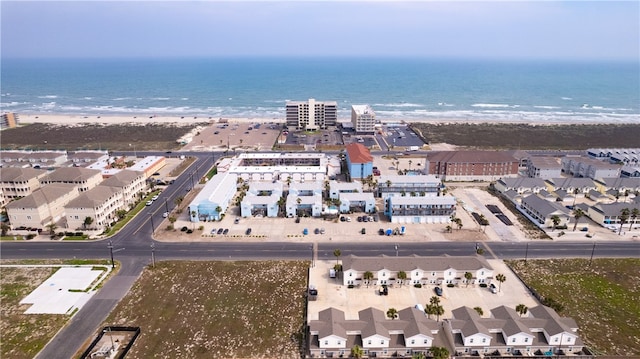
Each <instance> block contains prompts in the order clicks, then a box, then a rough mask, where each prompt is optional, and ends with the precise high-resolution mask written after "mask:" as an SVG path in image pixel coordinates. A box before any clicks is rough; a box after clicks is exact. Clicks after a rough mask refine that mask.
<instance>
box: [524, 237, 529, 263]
mask: <svg viewBox="0 0 640 359" xmlns="http://www.w3.org/2000/svg"><path fill="white" fill-rule="evenodd" d="M528 255H529V242H527V248H526V249H525V250H524V263H525V264H527V256H528Z"/></svg>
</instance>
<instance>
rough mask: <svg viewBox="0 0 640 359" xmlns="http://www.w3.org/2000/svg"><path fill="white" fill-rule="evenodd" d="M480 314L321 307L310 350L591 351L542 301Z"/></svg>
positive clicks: (323, 354) (325, 354)
mask: <svg viewBox="0 0 640 359" xmlns="http://www.w3.org/2000/svg"><path fill="white" fill-rule="evenodd" d="M490 313H491V314H490V317H488V318H482V317H481V316H480V315H479V314H478V313H477V312H476V311H475V310H474V309H472V308H470V307H459V308H456V309H454V310H453V311H452V315H451V318H446V319H444V320H443V321H442V322H439V321H435V320H433V319H430V318H428V317H427V316H426V315H425V313H424V312H423V311H422V310H420V309H417V308H415V307H410V308H405V309H402V310H400V311H398V313H397V318H396V319H390V318H387V317H386V316H385V313H384V312H383V311H382V310H379V309H376V308H371V307H370V308H366V309H363V310H361V311H359V312H358V319H352V320H348V319H345V314H344V312H342V311H341V310H338V309H336V308H327V309H324V310H322V311H321V312H319V315H318V320H311V321H310V322H309V355H310V357H312V358H315V357H318V358H330V357H344V356H349V354H350V352H351V348H353V347H354V346H356V345H357V346H359V347H361V348H362V349H363V353H364V355H365V357H369V358H372V357H381V358H389V357H411V356H412V355H414V354H418V353H424V354H425V355H427V356H431V355H433V353H431V352H430V349H431V348H432V347H434V346H435V347H445V348H447V349H448V350H449V352H450V353H451V355H452V356H453V357H474V356H496V357H501V356H535V357H548V356H550V355H573V356H580V357H592V356H591V355H590V354H587V353H588V352H587V351H586V350H585V348H584V343H583V342H582V340H581V338H580V337H579V336H578V325H577V324H576V322H575V321H574V320H573V319H571V318H566V317H560V316H559V315H558V314H557V313H556V312H555V311H554V310H553V309H551V308H549V307H545V306H542V305H539V306H536V307H533V308H530V309H529V311H528V315H527V316H525V317H521V316H520V315H518V313H517V312H516V311H515V310H514V309H513V308H509V307H506V306H499V307H496V308H493V309H492V310H491V312H490Z"/></svg>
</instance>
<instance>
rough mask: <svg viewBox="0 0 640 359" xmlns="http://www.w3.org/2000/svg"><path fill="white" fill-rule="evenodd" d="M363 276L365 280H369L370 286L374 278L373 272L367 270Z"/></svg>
mask: <svg viewBox="0 0 640 359" xmlns="http://www.w3.org/2000/svg"><path fill="white" fill-rule="evenodd" d="M362 278H364V280H365V282H367V288H369V283H370V282H371V280H372V279H373V273H371V272H370V271H366V272H364V275H363V276H362Z"/></svg>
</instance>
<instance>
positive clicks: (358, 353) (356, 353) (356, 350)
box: [351, 344, 364, 359]
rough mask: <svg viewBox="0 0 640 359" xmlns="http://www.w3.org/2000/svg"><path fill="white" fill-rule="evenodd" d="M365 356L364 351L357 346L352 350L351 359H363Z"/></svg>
mask: <svg viewBox="0 0 640 359" xmlns="http://www.w3.org/2000/svg"><path fill="white" fill-rule="evenodd" d="M363 356H364V350H363V349H362V348H361V347H360V346H359V345H357V344H356V345H355V346H354V347H353V348H351V357H352V358H356V359H359V358H362V357H363Z"/></svg>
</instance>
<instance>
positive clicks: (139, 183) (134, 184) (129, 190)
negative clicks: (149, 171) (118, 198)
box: [100, 170, 147, 209]
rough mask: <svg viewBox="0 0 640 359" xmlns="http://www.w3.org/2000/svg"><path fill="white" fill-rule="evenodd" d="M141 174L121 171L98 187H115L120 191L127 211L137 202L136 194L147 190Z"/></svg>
mask: <svg viewBox="0 0 640 359" xmlns="http://www.w3.org/2000/svg"><path fill="white" fill-rule="evenodd" d="M145 180H146V177H145V176H144V173H143V172H139V171H131V170H122V171H119V172H117V173H115V174H113V175H112V176H110V177H109V178H107V179H105V180H104V181H102V182H101V183H100V186H108V187H116V188H120V189H121V190H122V191H121V192H122V201H123V203H124V205H125V206H127V208H128V209H130V208H131V207H133V206H134V205H135V204H136V203H137V202H138V194H139V193H143V192H144V191H145V189H146V188H147V183H146V181H145Z"/></svg>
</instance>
